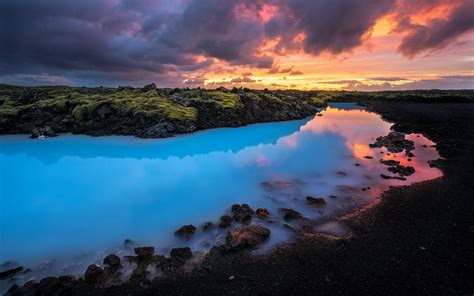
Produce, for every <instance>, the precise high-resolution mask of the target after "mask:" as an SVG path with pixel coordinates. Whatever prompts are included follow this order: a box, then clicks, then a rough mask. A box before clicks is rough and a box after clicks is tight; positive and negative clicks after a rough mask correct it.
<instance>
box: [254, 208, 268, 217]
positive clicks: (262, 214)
mask: <svg viewBox="0 0 474 296" xmlns="http://www.w3.org/2000/svg"><path fill="white" fill-rule="evenodd" d="M256 214H257V217H259V218H260V219H267V218H268V217H269V216H270V212H269V211H268V210H267V209H266V208H258V209H257V211H256Z"/></svg>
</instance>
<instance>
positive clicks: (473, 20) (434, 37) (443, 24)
mask: <svg viewBox="0 0 474 296" xmlns="http://www.w3.org/2000/svg"><path fill="white" fill-rule="evenodd" d="M398 29H399V30H402V31H403V30H407V31H409V34H408V35H407V36H405V37H404V38H403V40H402V43H401V44H400V46H399V48H398V49H399V51H400V52H401V53H402V54H404V55H405V56H407V57H414V56H415V55H417V54H419V53H421V52H424V51H427V50H429V51H432V50H438V49H443V48H445V47H447V46H448V45H449V44H450V43H451V42H452V41H454V40H456V39H457V38H458V37H459V36H460V35H462V34H464V33H466V32H468V31H471V30H473V29H474V0H466V1H464V2H463V3H462V4H461V5H460V6H459V7H458V8H456V9H454V11H453V12H452V13H451V14H450V15H449V16H448V18H447V19H434V20H431V21H430V22H429V23H428V24H426V25H419V24H412V23H410V22H409V21H406V20H405V22H404V23H401V24H400V27H399V28H398Z"/></svg>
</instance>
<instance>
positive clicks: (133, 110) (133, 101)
mask: <svg viewBox="0 0 474 296" xmlns="http://www.w3.org/2000/svg"><path fill="white" fill-rule="evenodd" d="M112 106H114V108H115V109H116V110H117V112H118V114H120V115H123V116H136V115H143V116H144V117H145V118H149V119H153V118H156V117H161V116H165V117H166V118H169V119H174V120H196V117H197V111H196V109H194V108H192V107H185V106H181V105H178V104H176V103H174V102H173V101H171V100H169V99H166V98H161V97H151V98H150V97H149V98H146V97H135V98H130V97H125V98H116V99H114V100H113V101H112Z"/></svg>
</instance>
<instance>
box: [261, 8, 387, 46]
mask: <svg viewBox="0 0 474 296" xmlns="http://www.w3.org/2000/svg"><path fill="white" fill-rule="evenodd" d="M280 3H281V13H280V14H279V15H277V16H275V17H274V18H273V19H272V20H270V21H269V22H268V23H267V26H266V29H267V33H268V34H269V36H275V37H276V36H282V41H281V43H280V47H282V48H287V47H289V48H290V49H291V48H294V47H295V45H294V44H293V43H294V36H295V35H296V34H299V33H304V34H305V38H304V40H303V49H304V51H305V52H308V53H313V54H320V53H321V52H324V51H328V52H330V53H333V54H338V53H342V52H344V51H348V50H351V49H352V48H354V47H356V46H358V45H360V44H361V43H362V42H363V37H364V35H365V33H366V32H367V31H368V30H369V29H370V28H371V27H372V26H373V25H374V24H375V22H376V21H377V19H378V18H380V17H381V16H383V15H385V14H386V13H387V12H389V11H390V10H391V9H392V8H393V7H394V5H395V3H396V1H395V0H365V1H361V0H319V1H310V0H285V1H280Z"/></svg>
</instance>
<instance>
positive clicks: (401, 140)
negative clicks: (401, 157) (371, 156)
mask: <svg viewBox="0 0 474 296" xmlns="http://www.w3.org/2000/svg"><path fill="white" fill-rule="evenodd" d="M369 146H370V147H371V148H382V147H385V148H387V150H388V151H389V152H391V153H399V152H402V151H404V150H405V152H406V153H407V154H408V153H410V152H411V151H412V150H414V149H415V142H413V141H411V140H407V139H405V135H404V134H402V133H399V132H390V133H389V134H388V135H386V136H381V137H378V138H377V139H376V140H375V143H372V144H369Z"/></svg>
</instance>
